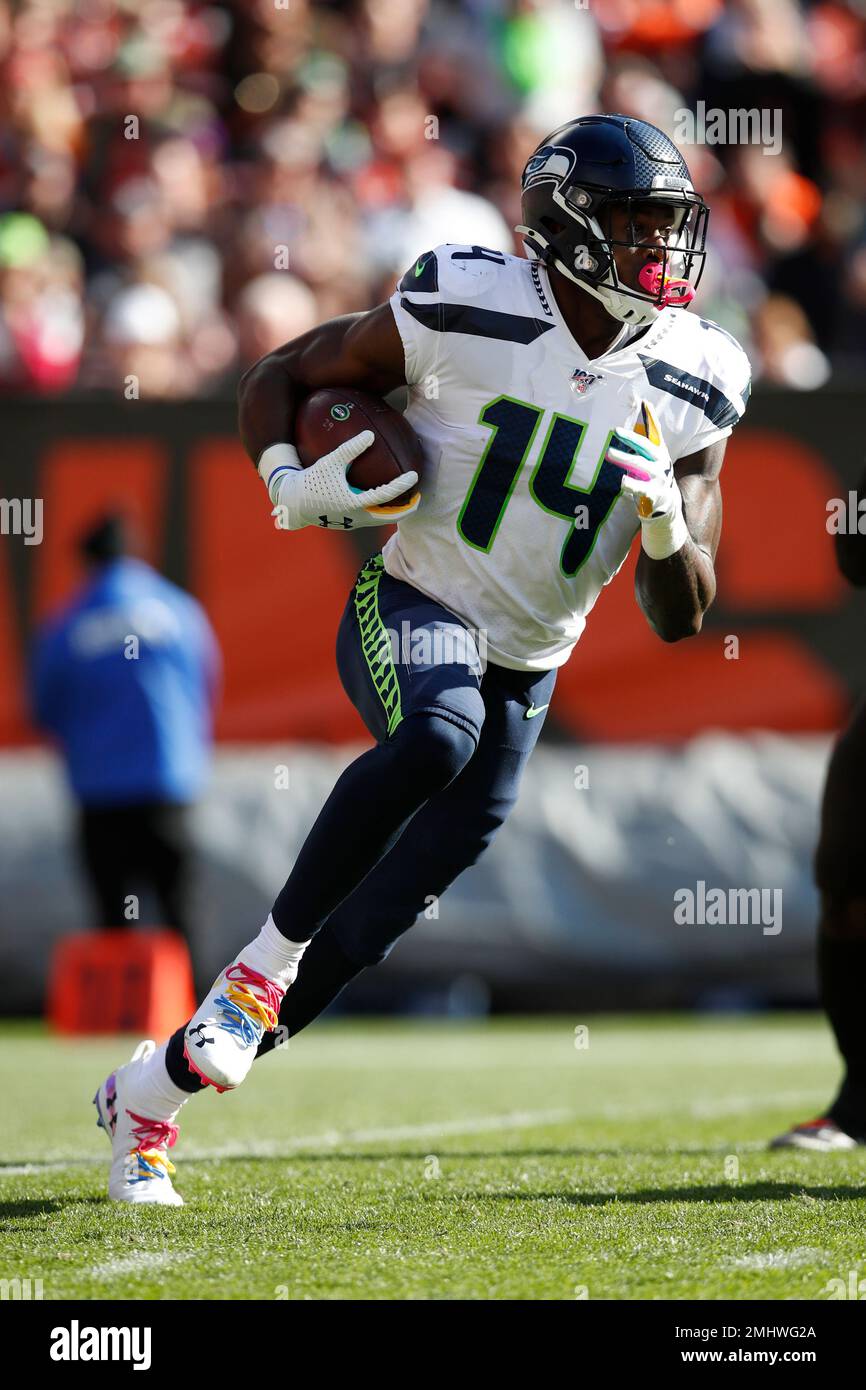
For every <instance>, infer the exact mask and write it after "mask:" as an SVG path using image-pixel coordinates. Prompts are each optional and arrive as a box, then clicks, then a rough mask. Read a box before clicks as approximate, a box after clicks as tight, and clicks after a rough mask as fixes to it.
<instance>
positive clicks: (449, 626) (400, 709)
mask: <svg viewBox="0 0 866 1390" xmlns="http://www.w3.org/2000/svg"><path fill="white" fill-rule="evenodd" d="M403 623H406V624H408V626H409V628H410V629H411V630H412V631H413V633H414V634H415V635H416V636H423V634H424V632H425V631H427V633H428V636H429V637H430V638H431V640H430V641H429V642H427V643H426V644H425V643H424V642H421V643H413V644H412V646H411V649H410V650H407V651H406V652H399V653H398V660H397V661H395V660H394V659H393V646H392V642H391V640H390V635H389V632H390V631H394V630H396V632H397V633H398V634H399V633H400V632H401V630H402V625H403ZM457 629H459V632H458V631H457ZM437 632H438V633H439V634H440V636H442V635H443V634H444V635H445V636H447V635H449V634H450V636H451V638H452V640H451V642H450V649H451V650H452V651H454V652H456V654H457V656H458V658H459V659H457V660H450V661H449V660H441V659H439V656H438V651H439V650H441V649H442V648H443V646H444V649H445V650H447V649H448V648H449V643H448V642H445V643H440V647H439V648H438V649H437V647H436V644H435V642H433V641H432V637H433V635H434V633H437ZM461 634H462V639H465V640H461ZM467 655H468V656H469V657H471V659H467ZM338 656H339V667H340V674H341V677H342V679H343V681H344V684H345V685H346V688H347V691H348V693H349V694H350V696H351V698H353V699H354V700H355V701H356V703H357V704H358V707H359V709H360V711H361V713H362V716H363V717H364V718H365V721H366V722H367V725H368V727H369V728H370V729H371V732H373V733H374V734H375V735H376V736H377V737H378V738H380V739H381V740H382V741H381V743H380V744H379V745H378V746H377V747H376V748H374V749H371V750H369V752H368V753H365V754H362V756H361V757H360V758H359V759H357V760H356V762H354V763H353V764H352V765H351V766H350V767H349V768H347V769H346V772H345V773H343V775H342V776H341V778H340V779H339V780H338V783H337V785H336V787H335V788H334V791H333V792H332V794H331V796H330V797H329V798H328V802H327V803H326V805H325V807H324V808H323V811H322V813H321V814H320V816H319V818H318V820H317V821H316V824H315V826H314V827H313V830H312V831H311V832H310V835H309V836H308V838H307V841H306V842H305V845H304V847H303V850H302V852H301V855H299V858H298V861H297V862H296V865H295V868H294V869H293V871H292V874H291V875H290V878H289V880H288V882H287V884H286V886H285V887H284V889H283V891H282V892H281V894H280V895H279V897H278V899H277V901H276V903H275V904H274V911H273V913H272V915H271V916H270V917H269V918H268V921H267V922H266V923H265V925H264V927H263V928H262V930H261V932H260V933H259V936H258V937H257V938H256V939H255V940H254V941H252V942H250V943H249V945H248V946H246V947H244V949H243V950H242V951H241V952H240V953H239V955H238V957H237V958H236V960H235V961H234V962H233V963H232V964H231V965H230V966H229V967H228V968H227V970H226V971H224V972H223V973H222V974H221V975H220V977H218V980H217V982H216V985H215V987H214V989H213V990H212V991H211V993H210V995H209V996H208V998H207V999H206V1001H205V1005H204V1006H203V1008H202V1009H201V1010H199V1012H198V1013H197V1014H196V1016H195V1017H194V1019H193V1020H191V1022H190V1024H189V1025H188V1026H187V1027H186V1028H185V1029H179V1030H178V1032H177V1033H176V1034H175V1035H174V1037H173V1038H171V1039H170V1040H169V1043H168V1044H167V1045H163V1047H161V1048H159V1049H157V1050H156V1052H154V1053H153V1054H152V1055H150V1056H148V1057H145V1058H144V1059H143V1060H140V1061H139V1062H137V1063H135V1067H136V1070H135V1071H134V1072H132V1071H130V1073H129V1074H128V1076H126V1077H125V1078H124V1082H125V1085H126V1090H127V1092H128V1095H127V1099H126V1102H125V1111H126V1113H127V1114H129V1113H131V1111H132V1110H133V1109H134V1110H135V1111H136V1113H138V1114H140V1115H145V1116H149V1117H153V1118H155V1120H158V1121H162V1122H164V1123H167V1124H169V1125H171V1124H172V1123H173V1121H174V1119H175V1116H176V1114H177V1111H178V1109H179V1108H180V1106H181V1105H182V1104H183V1103H184V1101H185V1100H187V1099H188V1098H189V1096H190V1094H192V1093H194V1092H195V1091H196V1090H198V1089H200V1088H201V1087H200V1082H199V1077H197V1076H196V1075H195V1074H194V1072H195V1071H197V1072H199V1074H202V1073H203V1072H204V1068H205V1066H206V1067H207V1068H208V1073H209V1074H208V1075H207V1077H206V1079H207V1081H208V1082H209V1084H216V1086H217V1088H218V1089H228V1088H229V1086H230V1085H235V1084H238V1082H239V1080H242V1079H243V1075H245V1074H246V1070H248V1067H249V1065H250V1064H251V1062H252V1060H253V1059H254V1057H255V1053H256V1048H257V1045H258V1043H259V1042H260V1041H261V1038H262V1036H263V1035H264V1034H265V1033H266V1032H267V1031H269V1030H270V1029H272V1028H274V1027H276V1026H277V1023H278V1009H279V1006H280V1002H281V1000H282V998H283V996H284V994H285V991H286V989H287V988H288V986H289V984H291V982H292V980H293V979H294V977H295V975H296V973H297V968H298V963H299V961H300V959H301V957H302V956H303V953H304V951H305V950H306V947H307V945H308V942H309V939H310V937H311V936H312V935H313V933H314V932H315V931H316V929H317V927H318V926H319V925H320V923H321V922H322V921H324V919H325V918H326V917H327V916H328V915H329V914H330V913H331V912H332V911H333V909H334V907H335V906H336V905H337V903H338V902H339V901H340V900H341V899H342V898H343V897H345V896H347V895H348V894H349V893H350V892H351V891H352V890H353V888H355V887H356V886H357V884H358V883H359V882H360V881H361V880H362V879H363V878H364V877H365V876H366V875H367V873H368V872H369V870H370V869H371V868H372V867H373V866H374V864H375V863H376V862H377V860H378V859H379V858H380V857H381V856H382V855H383V854H384V853H385V852H386V851H387V850H388V849H389V847H390V846H391V845H392V844H393V843H394V841H395V839H396V837H397V836H398V835H399V834H400V832H401V830H402V829H403V827H404V826H405V825H406V823H407V820H409V819H410V818H411V816H412V815H413V814H414V813H415V811H417V809H418V807H419V806H420V805H421V804H423V802H424V801H425V800H427V799H428V797H429V796H431V795H433V794H434V793H435V792H436V791H438V790H440V789H441V788H442V787H444V786H446V785H447V784H448V782H449V781H451V780H452V779H453V778H454V777H455V776H457V775H458V773H459V772H460V770H461V769H462V768H463V767H464V766H465V764H466V762H467V761H468V760H469V759H470V758H471V756H472V755H473V753H474V751H475V748H476V746H477V742H478V736H479V731H480V728H481V725H482V723H483V720H484V702H483V700H482V697H481V694H480V689H479V687H480V681H481V671H480V668H478V664H477V654H476V653H475V650H474V647H473V646H472V643H471V639H469V635H468V634H467V633H466V631H465V629H463V628H462V626H461V625H460V624H459V623H458V621H457V619H455V618H454V617H453V615H450V614H448V613H447V612H446V610H444V609H443V608H442V607H441V606H440V605H438V604H435V603H434V602H433V601H432V600H428V599H426V598H425V597H424V596H423V595H421V594H419V593H418V592H417V590H414V589H412V588H411V587H410V586H409V585H406V584H402V583H400V582H399V581H396V580H390V579H389V578H388V576H386V575H384V574H383V572H382V569H381V564H380V563H379V564H376V563H373V564H372V565H370V566H366V567H365V569H364V570H363V571H362V574H361V576H360V577H359V581H358V584H357V585H356V587H355V590H354V591H353V594H352V596H351V597H350V601H349V604H347V608H346V613H345V614H344V617H343V622H342V624H341V628H340V641H339V653H338ZM383 658H384V659H383ZM404 658H405V659H404ZM289 933H291V935H289ZM226 1038H227V1039H228V1046H227V1047H224V1048H223V1053H222V1056H223V1058H225V1055H226V1053H227V1054H228V1064H227V1065H228V1067H229V1068H234V1070H233V1071H230V1072H229V1073H227V1072H226V1070H223V1071H220V1070H219V1065H220V1062H219V1058H217V1060H216V1062H215V1061H214V1058H213V1057H212V1056H210V1055H209V1056H208V1058H207V1061H206V1062H205V1061H204V1060H203V1059H201V1058H200V1056H199V1054H198V1051H197V1050H198V1049H199V1048H200V1049H201V1051H205V1050H206V1049H207V1050H210V1049H211V1048H213V1046H214V1043H215V1042H223V1041H225V1039H226ZM190 1051H193V1052H194V1053H195V1054H196V1055H195V1058H194V1068H193V1070H190ZM130 1065H131V1066H132V1064H130ZM224 1065H225V1063H224ZM118 1075H119V1074H118ZM127 1138H128V1136H127V1135H126V1133H125V1131H124V1132H123V1134H122V1142H124V1143H125V1142H126V1141H127ZM118 1142H120V1141H118ZM166 1190H167V1189H166V1187H165V1184H164V1183H160V1184H159V1185H153V1184H152V1191H153V1192H154V1193H155V1194H158V1193H159V1192H163V1191H166ZM128 1191H129V1189H128V1188H124V1189H122V1190H120V1189H119V1190H118V1191H116V1192H114V1193H112V1195H116V1196H118V1197H120V1199H122V1200H142V1199H141V1198H139V1197H129V1196H128V1195H127V1193H128ZM144 1200H161V1198H160V1197H159V1196H158V1195H155V1196H154V1197H153V1198H145V1199H144Z"/></svg>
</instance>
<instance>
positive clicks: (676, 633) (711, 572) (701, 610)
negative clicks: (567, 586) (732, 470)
mask: <svg viewBox="0 0 866 1390" xmlns="http://www.w3.org/2000/svg"><path fill="white" fill-rule="evenodd" d="M726 445H727V440H726V439H720V440H719V441H718V442H717V443H715V444H710V445H709V446H708V447H707V448H706V449H701V450H700V452H699V453H697V454H690V455H689V456H688V457H687V458H684V459H679V460H678V461H677V462H676V463H675V464H674V479H675V486H676V487H678V489H679V492H680V495H681V497H682V515H683V519H684V522H685V534H684V538H683V543H682V545H681V546H680V547H679V549H678V550H675V551H674V553H673V554H672V555H668V556H666V557H665V558H663V559H652V558H651V556H650V555H648V554H647V551H646V549H645V548H644V547H643V546H642V547H641V552H640V556H639V557H638V562H637V570H636V573H635V593H636V595H637V601H638V603H639V604H640V606H641V609H642V610H643V612H644V614H645V616H646V618H647V621H648V622H649V624H650V627H652V629H653V631H654V632H657V633H658V635H659V637H661V638H662V640H663V641H665V642H678V641H680V639H681V638H683V637H692V636H694V635H695V634H696V633H698V632H700V630H701V624H702V622H703V618H704V614H705V613H706V611H707V609H708V608H709V606H710V604H711V603H712V602H713V599H714V598H715V596H716V572H715V559H716V551H717V550H718V547H719V538H720V536H721V534H722V490H721V487H720V486H719V474H720V472H721V469H722V461H723V459H724V457H725V447H726Z"/></svg>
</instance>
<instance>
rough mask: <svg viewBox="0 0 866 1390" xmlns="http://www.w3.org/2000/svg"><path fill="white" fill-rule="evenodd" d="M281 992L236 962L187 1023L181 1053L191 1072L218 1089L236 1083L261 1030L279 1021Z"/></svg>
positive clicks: (252, 1054) (243, 1074) (252, 1056)
mask: <svg viewBox="0 0 866 1390" xmlns="http://www.w3.org/2000/svg"><path fill="white" fill-rule="evenodd" d="M284 994H285V990H284V989H282V988H281V987H280V986H279V985H278V984H276V983H275V982H274V981H273V980H269V979H267V978H266V977H265V976H264V975H262V974H260V973H259V971H258V970H253V969H252V968H251V967H250V966H248V965H244V963H243V961H241V960H236V961H234V962H233V963H232V964H231V965H230V966H228V968H227V969H226V970H224V971H223V973H222V974H221V975H219V976H217V979H216V980H215V982H214V985H213V988H212V989H211V991H210V993H209V994H208V996H207V998H206V999H205V1001H204V1003H203V1004H202V1006H201V1008H200V1009H199V1010H198V1013H196V1014H195V1015H194V1016H193V1018H191V1019H190V1021H189V1023H188V1024H187V1027H186V1030H185V1032H184V1040H183V1051H184V1056H185V1057H186V1060H187V1063H188V1064H189V1068H190V1071H194V1072H195V1074H196V1075H197V1076H199V1077H201V1079H202V1081H204V1082H205V1084H206V1085H208V1086H213V1087H214V1088H215V1089H216V1090H217V1091H231V1090H233V1089H234V1088H235V1086H240V1084H241V1082H242V1081H243V1080H244V1078H245V1077H246V1075H247V1072H248V1071H249V1069H250V1067H251V1066H252V1064H253V1062H254V1061H255V1057H256V1052H257V1050H258V1046H259V1043H260V1042H261V1040H262V1038H263V1037H264V1035H265V1033H269V1032H272V1031H273V1029H274V1028H276V1026H277V1023H278V1022H279V1012H280V1004H281V1002H282V998H283V995H284Z"/></svg>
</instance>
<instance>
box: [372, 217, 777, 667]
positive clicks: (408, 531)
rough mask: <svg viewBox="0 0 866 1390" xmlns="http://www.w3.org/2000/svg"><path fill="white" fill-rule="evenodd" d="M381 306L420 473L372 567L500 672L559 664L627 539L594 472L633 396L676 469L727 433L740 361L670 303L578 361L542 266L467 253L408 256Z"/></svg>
mask: <svg viewBox="0 0 866 1390" xmlns="http://www.w3.org/2000/svg"><path fill="white" fill-rule="evenodd" d="M391 308H392V310H393V313H394V318H395V320H396V322H397V328H398V330H399V332H400V336H401V338H402V340H403V347H404V351H405V356H406V380H407V382H408V383H409V404H408V407H407V409H406V417H407V419H408V420H409V421H410V422H411V424H412V425H413V427H414V429H415V430H416V431H417V433H418V435H419V437H420V439H421V441H422V444H423V447H424V455H425V471H424V478H423V480H422V500H421V505H420V506H419V508H418V510H417V511H416V512H415V513H413V515H411V516H409V517H407V518H406V519H405V521H402V522H401V523H400V525H399V527H398V529H397V531H396V533H395V534H394V535H393V536H392V537H391V539H390V540H389V541H388V543H387V545H386V546H385V549H384V552H383V553H384V561H385V569H386V570H387V572H388V573H389V574H391V575H393V576H394V577H395V578H396V579H403V580H405V581H406V582H407V583H409V584H413V585H414V586H415V588H417V589H420V590H421V591H422V593H425V594H427V595H429V596H430V597H431V598H434V599H436V600H437V601H438V602H439V603H442V604H444V606H445V607H446V608H449V609H450V610H451V611H452V612H453V613H456V614H457V616H458V617H459V618H461V619H462V620H463V622H465V623H466V624H467V625H468V626H469V627H471V628H474V629H476V630H478V631H481V632H483V633H484V634H485V641H486V647H487V655H488V658H489V659H490V660H491V661H493V662H494V663H496V664H497V665H500V666H506V667H510V668H512V669H515V670H524V671H540V670H546V669H548V668H550V667H553V666H561V665H562V664H563V662H565V661H567V660H568V657H569V655H570V654H571V651H572V650H573V648H574V645H575V643H576V642H577V641H578V639H579V637H580V635H581V633H582V632H583V629H584V626H585V625H586V617H587V614H588V613H589V611H590V609H591V608H592V606H593V604H594V603H595V601H596V599H597V598H598V595H599V593H600V592H601V590H602V588H603V586H604V585H605V584H607V583H609V581H610V580H611V579H612V578H613V576H614V575H615V574H616V572H617V570H618V569H619V568H620V567H621V565H622V564H623V562H624V560H625V558H626V556H627V555H628V552H629V549H630V547H631V544H632V541H633V540H634V537H635V536H636V534H637V531H638V529H639V522H638V519H637V515H636V512H635V507H634V503H633V502H632V501H631V499H630V498H629V497H626V496H621V495H620V492H619V484H620V480H621V476H622V475H621V473H620V471H619V470H618V469H616V468H615V467H614V466H613V465H612V464H609V463H605V461H604V455H605V452H606V449H607V444H608V441H609V439H610V435H611V432H612V431H613V430H614V429H616V428H617V427H618V426H623V425H624V426H628V427H632V426H633V425H634V423H635V420H636V418H637V413H638V408H639V405H640V402H641V400H648V401H649V402H650V403H651V404H652V406H653V409H654V411H655V414H656V418H657V420H658V422H659V427H660V429H661V431H662V435H663V437H664V440H665V443H666V445H667V447H668V449H669V451H670V454H671V457H672V458H673V459H675V460H676V459H680V458H684V457H686V456H687V455H688V454H693V453H696V452H697V451H698V450H699V449H703V448H704V447H705V446H706V445H708V444H712V443H714V442H715V441H716V440H718V439H724V438H725V437H726V436H727V435H729V434H730V433H731V430H732V428H733V426H734V425H735V424H736V423H737V421H738V420H739V419H740V418H741V416H742V414H743V412H744V410H745V408H746V402H747V400H748V395H749V378H750V372H749V362H748V359H747V357H746V355H745V353H744V352H743V350H742V348H741V347H740V345H739V343H737V342H736V340H735V339H734V338H732V337H731V336H730V335H729V334H728V333H726V332H725V331H724V330H723V329H721V328H719V327H718V326H717V325H716V324H714V323H710V322H709V321H707V320H705V319H701V318H699V317H698V316H697V315H696V314H693V313H690V312H688V311H687V310H683V309H663V310H662V311H661V313H660V314H659V316H658V318H657V319H656V320H655V321H654V323H652V324H651V325H650V327H649V328H648V329H645V330H643V331H641V330H624V334H625V333H627V332H628V333H630V337H629V338H628V340H627V341H626V342H624V343H623V341H622V337H621V338H620V339H618V340H616V341H615V342H614V344H613V345H612V349H611V350H610V351H609V352H606V353H605V354H603V355H602V356H601V357H598V358H595V359H592V360H591V359H588V358H587V357H586V355H585V354H584V353H583V352H582V350H581V348H580V347H579V346H578V344H577V342H576V341H575V339H574V338H573V337H572V335H571V333H570V332H569V330H568V328H567V326H566V324H565V321H564V319H563V317H562V314H561V312H560V310H559V307H558V305H557V303H556V300H555V298H554V295H553V290H552V288H551V284H550V280H549V277H548V273H547V270H546V269H545V267H544V266H543V265H541V264H540V263H539V262H537V261H528V260H524V259H522V258H521V257H519V256H509V255H505V254H503V253H500V252H496V251H490V250H487V249H486V248H483V247H477V246H457V245H450V244H449V245H445V246H439V247H437V248H436V249H435V250H434V251H429V252H427V253H426V254H425V255H423V256H421V257H420V258H419V260H418V261H417V262H416V263H415V265H413V266H411V267H410V268H409V270H408V271H407V272H406V274H405V275H404V276H403V278H402V279H401V281H400V283H399V285H398V288H397V290H396V292H395V294H394V295H393V296H392V298H391Z"/></svg>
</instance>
